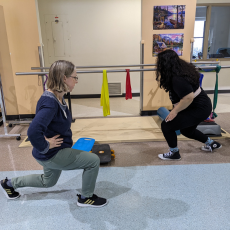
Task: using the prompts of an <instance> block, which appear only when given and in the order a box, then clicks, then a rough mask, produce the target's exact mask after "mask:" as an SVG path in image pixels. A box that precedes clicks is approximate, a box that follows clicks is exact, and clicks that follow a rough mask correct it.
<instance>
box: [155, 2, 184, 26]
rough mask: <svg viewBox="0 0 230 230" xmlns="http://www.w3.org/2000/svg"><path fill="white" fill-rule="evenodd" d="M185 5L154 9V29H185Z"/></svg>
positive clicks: (156, 7)
mask: <svg viewBox="0 0 230 230" xmlns="http://www.w3.org/2000/svg"><path fill="white" fill-rule="evenodd" d="M184 20H185V5H169V6H154V7H153V29H154V30H164V29H167V30H168V29H184Z"/></svg>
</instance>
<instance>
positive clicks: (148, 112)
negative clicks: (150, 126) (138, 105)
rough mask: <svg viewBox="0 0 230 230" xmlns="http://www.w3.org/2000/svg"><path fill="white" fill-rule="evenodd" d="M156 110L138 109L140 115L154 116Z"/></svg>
mask: <svg viewBox="0 0 230 230" xmlns="http://www.w3.org/2000/svg"><path fill="white" fill-rule="evenodd" d="M156 115H157V110H149V111H140V116H156Z"/></svg>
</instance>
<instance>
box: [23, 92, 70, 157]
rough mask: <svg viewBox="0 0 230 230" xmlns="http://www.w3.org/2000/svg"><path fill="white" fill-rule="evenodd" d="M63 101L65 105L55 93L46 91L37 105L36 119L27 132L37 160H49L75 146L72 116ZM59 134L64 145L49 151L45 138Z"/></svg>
mask: <svg viewBox="0 0 230 230" xmlns="http://www.w3.org/2000/svg"><path fill="white" fill-rule="evenodd" d="M62 101H63V104H64V105H62V104H61V103H60V102H59V101H58V99H57V98H56V97H55V95H54V94H53V93H51V92H49V91H45V92H44V93H43V94H42V96H41V98H40V99H39V101H38V103H37V107H36V115H35V118H34V119H33V121H32V123H31V124H30V126H29V129H28V132H27V134H28V138H29V141H30V142H31V144H32V146H33V151H32V154H33V156H34V158H35V159H37V160H40V161H46V160H49V159H50V158H52V157H53V156H54V155H55V154H56V153H57V152H58V151H59V150H60V149H63V148H71V147H72V145H73V141H72V131H71V129H70V126H71V121H72V116H71V113H70V112H69V109H68V107H67V105H66V103H65V101H64V98H63V99H62ZM58 134H60V137H59V138H63V143H62V144H61V146H60V147H56V148H52V149H49V142H48V141H46V139H45V137H47V138H51V137H54V136H55V135H58Z"/></svg>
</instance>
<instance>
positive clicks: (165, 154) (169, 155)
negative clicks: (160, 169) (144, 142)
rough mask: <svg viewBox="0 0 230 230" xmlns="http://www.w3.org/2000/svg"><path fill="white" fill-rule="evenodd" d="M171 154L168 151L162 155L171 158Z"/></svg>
mask: <svg viewBox="0 0 230 230" xmlns="http://www.w3.org/2000/svg"><path fill="white" fill-rule="evenodd" d="M172 155H173V152H171V151H169V152H168V153H164V157H171V156H172Z"/></svg>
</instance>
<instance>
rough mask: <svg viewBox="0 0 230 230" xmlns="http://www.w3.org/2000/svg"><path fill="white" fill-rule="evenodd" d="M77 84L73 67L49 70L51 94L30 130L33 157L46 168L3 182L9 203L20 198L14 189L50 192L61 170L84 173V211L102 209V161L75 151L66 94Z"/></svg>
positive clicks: (43, 98) (39, 105)
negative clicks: (99, 189) (98, 184)
mask: <svg viewBox="0 0 230 230" xmlns="http://www.w3.org/2000/svg"><path fill="white" fill-rule="evenodd" d="M77 82H78V77H77V72H76V69H75V66H74V65H73V63H71V62H69V61H63V60H60V61H56V62H54V63H53V64H52V65H51V67H50V69H49V78H48V82H47V87H48V90H47V91H45V92H44V93H43V95H42V96H41V98H40V99H39V101H38V103H37V108H36V115H35V118H34V119H33V121H32V123H31V124H30V127H29V129H28V138H29V140H30V142H31V144H32V146H33V151H32V154H33V157H34V158H35V159H36V160H37V162H38V163H39V164H40V165H42V166H43V170H44V173H43V174H32V175H28V176H22V177H16V178H12V179H7V178H6V179H4V180H2V181H1V186H0V188H2V190H3V192H4V193H5V195H6V196H7V198H8V199H16V198H18V197H20V194H19V193H18V192H16V191H15V189H18V188H22V187H37V188H48V187H52V186H54V185H55V184H56V183H57V181H58V179H59V177H60V175H61V172H62V170H75V169H84V172H83V175H82V194H81V195H79V194H78V195H77V196H78V200H77V205H78V206H81V207H102V206H104V205H106V204H107V200H106V199H104V198H100V197H98V196H96V195H95V194H94V189H95V183H96V179H97V175H98V170H99V165H100V160H99V158H98V156H97V155H96V154H94V153H89V152H84V151H80V150H76V149H72V148H71V147H72V145H73V141H72V131H71V129H70V126H71V121H72V117H71V113H70V112H69V110H68V107H67V105H66V103H65V100H64V94H65V93H67V92H71V91H72V90H73V88H74V86H75V84H76V83H77Z"/></svg>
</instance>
